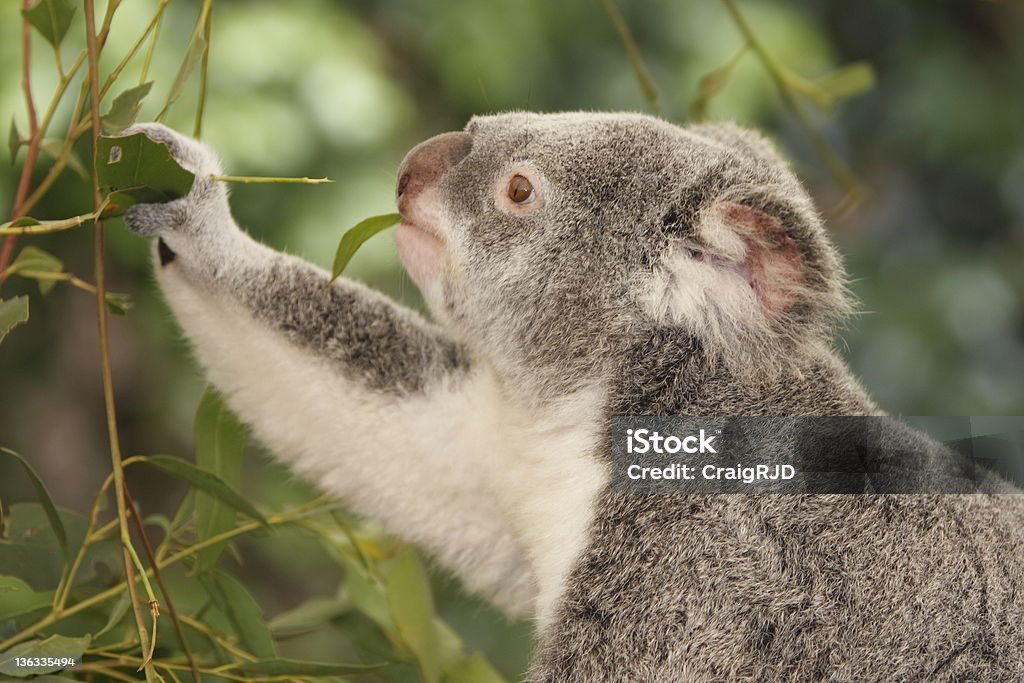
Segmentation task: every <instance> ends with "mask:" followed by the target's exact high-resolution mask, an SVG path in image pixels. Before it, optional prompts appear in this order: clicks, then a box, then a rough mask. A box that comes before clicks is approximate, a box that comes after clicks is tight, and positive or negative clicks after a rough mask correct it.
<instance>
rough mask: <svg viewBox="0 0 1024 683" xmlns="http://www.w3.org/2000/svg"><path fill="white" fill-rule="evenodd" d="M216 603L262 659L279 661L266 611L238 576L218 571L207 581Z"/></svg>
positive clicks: (242, 638)
mask: <svg viewBox="0 0 1024 683" xmlns="http://www.w3.org/2000/svg"><path fill="white" fill-rule="evenodd" d="M205 583H206V584H207V587H208V589H209V593H210V597H211V598H213V601H214V604H216V605H217V608H218V609H220V611H222V612H223V613H224V615H225V616H227V618H228V620H229V621H230V622H231V625H232V626H233V628H234V631H235V633H236V634H237V635H238V637H239V638H240V639H241V641H242V642H243V643H244V644H245V646H246V647H247V648H248V649H249V652H251V653H252V654H254V655H256V656H257V657H259V658H261V659H276V658H277V646H276V645H275V644H274V637H273V636H272V635H270V629H268V628H267V626H266V623H265V622H264V619H263V610H262V609H261V608H260V605H259V603H258V602H256V599H255V598H253V597H252V595H250V594H249V591H248V590H246V588H245V586H243V585H242V584H241V583H239V581H238V579H236V578H235V577H233V576H231V575H229V574H225V573H224V572H219V571H215V572H214V573H213V575H212V576H211V577H210V578H209V579H207V580H206V581H205Z"/></svg>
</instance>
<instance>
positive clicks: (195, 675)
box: [124, 489, 200, 683]
mask: <svg viewBox="0 0 1024 683" xmlns="http://www.w3.org/2000/svg"><path fill="white" fill-rule="evenodd" d="M124 495H125V498H127V500H128V508H129V510H130V512H131V513H132V521H134V522H135V530H136V532H138V534H139V538H141V539H142V547H143V550H145V552H146V559H147V560H148V561H149V566H150V567H152V568H153V576H154V578H155V579H156V582H157V585H159V586H160V592H161V593H163V596H164V601H165V602H166V603H167V611H168V612H169V613H170V615H171V622H172V623H173V624H174V630H175V632H176V633H177V634H178V640H179V641H180V642H181V649H182V651H183V652H184V653H185V658H186V659H188V663H189V666H190V667H191V668H192V680H193V681H195V683H200V676H199V666H198V665H197V664H196V659H195V655H193V654H192V647H191V646H190V645H189V644H188V638H186V637H185V629H184V628H183V627H182V625H181V619H180V618H179V617H178V610H177V609H175V607H174V601H173V600H171V593H170V591H168V590H167V585H166V584H165V583H164V575H163V573H162V572H161V571H160V569H159V568H158V567H157V564H156V557H154V555H153V545H152V544H151V543H150V542H149V537H148V536H147V535H146V530H145V528H144V527H143V524H142V519H141V518H140V517H139V508H138V507H137V506H136V505H135V500H134V499H133V498H132V494H131V492H130V491H129V490H128V489H125V492H124ZM143 576H145V575H143Z"/></svg>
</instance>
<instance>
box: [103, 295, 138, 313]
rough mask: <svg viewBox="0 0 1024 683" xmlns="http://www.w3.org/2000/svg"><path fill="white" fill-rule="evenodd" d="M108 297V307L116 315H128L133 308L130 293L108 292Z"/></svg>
mask: <svg viewBox="0 0 1024 683" xmlns="http://www.w3.org/2000/svg"><path fill="white" fill-rule="evenodd" d="M106 299H107V308H109V309H110V312H111V313H113V314H115V315H128V311H130V310H131V308H132V297H131V295H130V294H119V293H117V292H107V294H106Z"/></svg>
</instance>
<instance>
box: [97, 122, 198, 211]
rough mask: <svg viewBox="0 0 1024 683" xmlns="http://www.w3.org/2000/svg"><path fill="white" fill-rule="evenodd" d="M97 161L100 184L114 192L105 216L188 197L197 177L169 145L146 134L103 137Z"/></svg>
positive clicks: (98, 149)
mask: <svg viewBox="0 0 1024 683" xmlns="http://www.w3.org/2000/svg"><path fill="white" fill-rule="evenodd" d="M95 164H96V176H97V178H98V179H99V183H100V187H101V188H102V190H103V191H104V192H105V193H108V194H111V195H114V197H113V199H112V200H111V204H110V206H109V207H108V209H107V210H106V211H104V213H103V215H104V216H116V215H119V214H120V213H123V212H124V210H125V209H127V208H128V207H129V206H131V205H132V204H136V203H143V202H166V201H170V200H172V199H178V198H179V197H184V196H185V195H186V194H188V191H189V190H190V189H192V182H193V181H194V180H195V175H194V174H193V173H190V172H189V171H186V170H185V169H184V168H182V167H181V165H180V164H178V162H177V161H175V160H174V158H173V157H172V156H171V153H170V151H169V150H168V149H167V145H164V144H162V143H159V142H154V141H153V140H150V139H149V138H148V137H146V135H145V133H135V134H133V135H125V136H120V137H107V136H104V137H101V138H100V139H99V142H98V143H97V145H96V159H95Z"/></svg>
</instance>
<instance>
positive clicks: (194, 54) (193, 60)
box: [156, 30, 206, 121]
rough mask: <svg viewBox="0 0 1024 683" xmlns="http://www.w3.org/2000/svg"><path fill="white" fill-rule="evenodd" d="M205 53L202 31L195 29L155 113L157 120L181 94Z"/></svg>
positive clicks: (161, 117)
mask: <svg viewBox="0 0 1024 683" xmlns="http://www.w3.org/2000/svg"><path fill="white" fill-rule="evenodd" d="M205 53H206V40H205V39H204V38H203V33H202V31H199V30H196V31H195V32H194V33H193V34H192V39H191V40H189V43H188V48H187V49H186V51H185V58H184V59H183V60H182V61H181V66H180V67H178V74H177V75H176V76H175V77H174V82H173V83H171V89H170V90H169V91H168V92H167V100H166V101H165V102H164V106H163V108H162V109H161V110H160V113H159V114H157V115H156V120H157V121H160V120H161V119H163V117H164V114H166V113H167V110H168V109H169V108H170V106H171V105H172V104H174V102H175V100H177V99H178V98H179V97H180V96H181V93H182V91H183V90H184V89H185V84H187V83H188V79H189V78H190V77H191V76H192V73H193V72H194V71H195V70H196V68H197V67H198V66H199V64H200V63H201V62H202V61H203V55H204V54H205Z"/></svg>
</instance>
